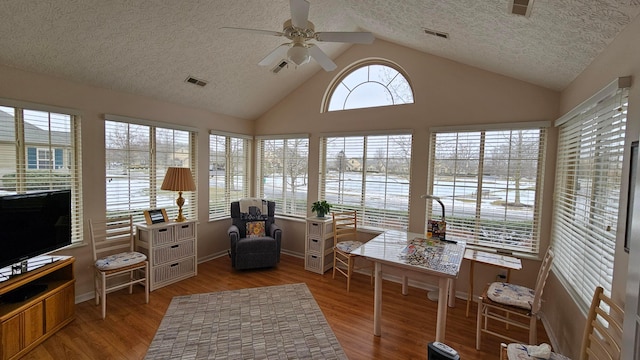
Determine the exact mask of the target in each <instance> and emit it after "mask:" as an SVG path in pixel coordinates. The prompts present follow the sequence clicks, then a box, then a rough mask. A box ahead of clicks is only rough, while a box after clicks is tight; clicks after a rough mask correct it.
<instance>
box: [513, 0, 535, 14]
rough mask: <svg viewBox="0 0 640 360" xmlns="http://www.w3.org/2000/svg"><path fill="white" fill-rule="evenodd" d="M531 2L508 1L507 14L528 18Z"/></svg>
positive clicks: (522, 0)
mask: <svg viewBox="0 0 640 360" xmlns="http://www.w3.org/2000/svg"><path fill="white" fill-rule="evenodd" d="M532 7H533V0H509V12H510V13H512V14H514V15H519V16H525V17H529V16H530V15H531V9H532Z"/></svg>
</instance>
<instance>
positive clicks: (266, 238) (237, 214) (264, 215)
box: [227, 199, 282, 269]
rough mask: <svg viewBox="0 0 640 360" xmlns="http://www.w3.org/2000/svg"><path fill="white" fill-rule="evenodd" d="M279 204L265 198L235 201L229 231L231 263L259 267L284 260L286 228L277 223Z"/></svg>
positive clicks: (232, 264)
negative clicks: (283, 238)
mask: <svg viewBox="0 0 640 360" xmlns="http://www.w3.org/2000/svg"><path fill="white" fill-rule="evenodd" d="M275 209H276V204H275V203H274V202H273V201H267V200H263V199H242V200H240V201H234V202H232V203H231V226H230V227H229V230H228V231H227V233H228V234H229V241H230V245H231V248H230V250H229V256H231V266H233V267H234V268H236V269H255V268H265V267H273V266H276V264H277V263H278V262H280V243H281V239H282V229H280V227H279V226H278V225H277V224H275V222H274V214H275Z"/></svg>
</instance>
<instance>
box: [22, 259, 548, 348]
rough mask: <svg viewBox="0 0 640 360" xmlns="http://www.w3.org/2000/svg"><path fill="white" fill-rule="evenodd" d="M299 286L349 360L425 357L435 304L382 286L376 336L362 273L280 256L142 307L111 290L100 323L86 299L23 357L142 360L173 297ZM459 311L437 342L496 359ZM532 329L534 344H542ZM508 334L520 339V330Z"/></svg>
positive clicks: (207, 268)
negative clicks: (311, 267)
mask: <svg viewBox="0 0 640 360" xmlns="http://www.w3.org/2000/svg"><path fill="white" fill-rule="evenodd" d="M300 282H304V283H306V284H307V286H308V287H309V289H310V290H311V292H312V294H313V296H314V297H315V299H316V301H317V302H318V304H319V305H320V308H321V309H322V311H323V313H324V315H325V317H326V319H327V321H328V323H329V325H330V326H331V328H332V329H333V331H334V333H335V334H336V337H337V338H338V340H339V341H340V344H341V345H342V347H343V349H344V351H345V352H346V354H347V356H348V357H349V359H426V358H427V343H428V342H430V341H433V339H434V338H435V321H436V310H437V304H436V303H435V302H432V301H430V300H428V299H427V298H426V292H425V291H424V290H421V289H417V288H410V290H409V295H407V296H402V295H401V293H400V290H401V286H400V284H396V283H393V282H388V281H385V282H384V285H383V307H382V314H383V315H382V336H381V337H376V336H374V335H373V287H372V286H371V285H370V279H369V277H368V276H365V275H362V274H355V275H354V277H353V278H352V283H351V292H350V293H347V291H346V279H345V278H344V277H340V278H338V277H337V276H336V279H335V280H333V279H332V278H331V271H327V272H326V273H325V274H324V275H319V274H315V273H311V272H308V271H305V270H304V263H303V259H298V258H295V257H291V256H287V255H283V256H282V260H281V262H280V264H279V265H278V267H277V268H274V269H266V270H252V271H235V270H233V269H232V268H231V263H230V260H229V259H228V258H227V257H222V258H218V259H215V260H212V261H208V262H206V263H202V264H200V265H199V266H198V276H196V277H194V278H190V279H187V280H183V281H181V282H178V283H176V284H172V285H169V286H166V287H163V288H160V289H158V290H155V291H153V292H152V293H151V294H150V300H149V304H148V305H147V304H145V303H144V292H143V290H142V288H140V287H137V289H135V290H134V294H132V295H129V294H128V293H127V291H126V290H121V291H118V292H114V293H111V294H109V295H108V296H107V318H106V319H105V320H102V319H101V317H100V307H99V306H95V303H94V300H89V301H85V302H83V303H80V304H77V305H76V319H75V320H74V321H73V322H72V323H71V324H69V325H67V326H66V327H65V328H64V329H62V330H61V331H59V332H58V333H56V334H55V335H53V336H52V337H51V338H49V339H48V340H47V341H45V342H44V343H43V344H41V345H40V346H38V347H37V348H35V349H34V350H33V351H31V352H30V353H29V354H27V355H26V356H25V357H24V358H23V359H142V358H144V355H145V354H146V351H147V348H148V347H149V344H150V343H151V340H152V339H153V336H154V335H155V332H156V329H157V328H158V326H159V325H160V321H161V320H162V317H163V316H164V313H165V311H166V309H167V307H168V306H169V302H170V301H171V299H172V297H173V296H177V295H186V294H194V293H203V292H212V291H223V290H234V289H240V288H248V287H258V286H270V285H280V284H288V283H300ZM465 309H466V302H465V301H464V300H461V299H457V300H456V307H455V308H450V309H449V314H448V319H447V331H446V341H445V343H446V344H448V345H449V346H451V347H453V348H454V349H456V350H457V351H458V353H459V354H460V358H461V359H465V360H471V359H497V358H498V356H499V343H500V341H498V340H497V339H496V338H494V337H491V336H486V335H485V336H483V342H482V349H481V350H480V351H476V349H475V327H476V322H475V312H473V315H470V316H469V318H467V317H465ZM474 309H475V306H474ZM473 311H475V310H473ZM538 324H539V327H538V329H539V341H540V342H548V338H547V335H546V333H545V332H544V329H543V326H542V323H541V322H538ZM510 331H511V333H512V334H518V333H519V332H520V333H521V334H519V336H517V337H518V338H522V339H526V338H527V336H526V334H525V333H523V332H522V331H521V330H510Z"/></svg>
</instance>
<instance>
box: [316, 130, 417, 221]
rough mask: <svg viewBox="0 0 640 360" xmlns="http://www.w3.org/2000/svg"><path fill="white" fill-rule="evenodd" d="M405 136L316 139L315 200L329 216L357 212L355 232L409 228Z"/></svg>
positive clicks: (408, 157)
mask: <svg viewBox="0 0 640 360" xmlns="http://www.w3.org/2000/svg"><path fill="white" fill-rule="evenodd" d="M412 140H413V136H412V135H411V134H394V135H357V136H330V137H323V138H322V139H321V149H320V156H321V159H320V171H321V174H320V194H319V198H320V199H321V200H326V201H327V202H329V203H330V204H332V205H333V206H332V208H331V210H335V211H342V210H357V211H358V221H359V222H360V225H361V226H366V227H369V228H376V229H399V230H406V229H407V228H408V226H409V189H410V187H409V180H410V175H411V145H412Z"/></svg>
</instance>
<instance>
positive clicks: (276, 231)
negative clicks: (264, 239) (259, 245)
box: [269, 223, 282, 241]
mask: <svg viewBox="0 0 640 360" xmlns="http://www.w3.org/2000/svg"><path fill="white" fill-rule="evenodd" d="M269 236H271V237H272V238H274V239H276V240H278V241H280V239H281V238H282V229H280V226H278V225H277V224H275V223H273V224H271V226H269Z"/></svg>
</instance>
